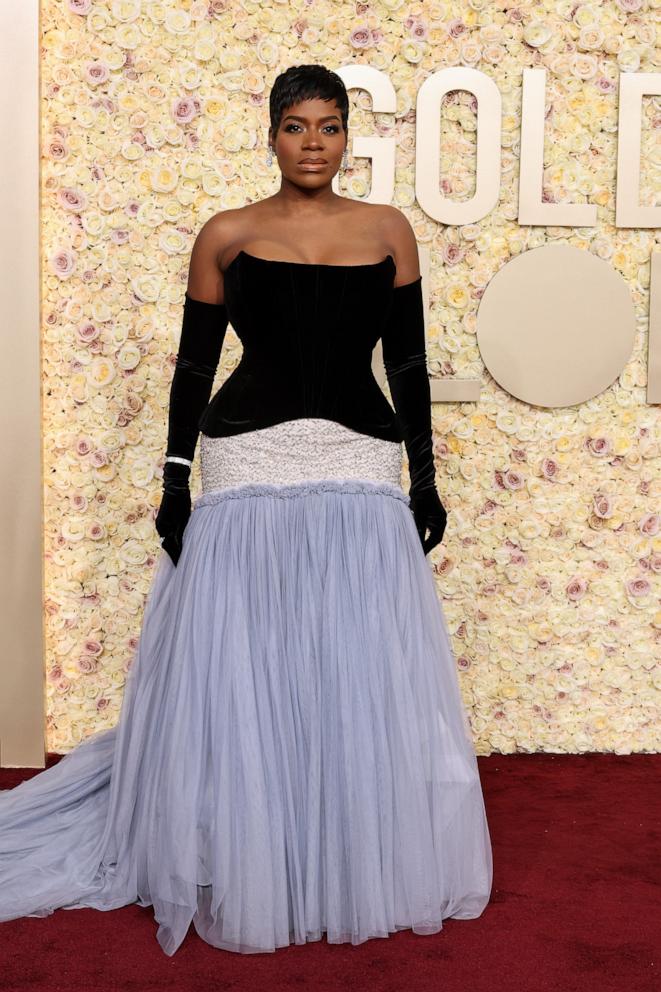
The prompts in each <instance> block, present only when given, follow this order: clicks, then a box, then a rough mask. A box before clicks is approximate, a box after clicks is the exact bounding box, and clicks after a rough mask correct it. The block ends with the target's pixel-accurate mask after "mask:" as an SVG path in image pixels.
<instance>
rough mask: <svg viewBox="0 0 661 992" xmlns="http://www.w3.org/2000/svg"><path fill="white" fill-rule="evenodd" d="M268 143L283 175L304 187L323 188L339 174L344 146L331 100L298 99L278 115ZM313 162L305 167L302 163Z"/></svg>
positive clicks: (333, 103)
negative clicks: (276, 129)
mask: <svg viewBox="0 0 661 992" xmlns="http://www.w3.org/2000/svg"><path fill="white" fill-rule="evenodd" d="M271 144H272V145H273V149H274V151H275V153H276V155H277V157H278V164H279V166H280V169H281V171H282V174H283V176H286V178H287V179H289V180H290V181H291V182H294V183H297V184H299V185H305V186H323V185H326V184H328V183H330V182H331V180H332V178H333V176H334V175H335V173H336V172H338V171H339V168H340V165H341V162H342V155H343V153H344V149H345V146H346V134H345V131H344V129H343V127H342V117H341V114H340V110H339V108H338V106H337V103H336V102H335V100H320V99H314V100H302V101H301V102H300V103H295V104H292V106H291V107H288V108H287V109H286V110H285V111H284V112H283V114H282V118H281V120H280V126H279V127H278V131H277V135H276V138H275V141H274V140H273V136H272V135H271ZM305 159H314V160H316V161H317V164H315V165H312V166H309V165H308V164H307V163H306V162H305V161H304V160H305Z"/></svg>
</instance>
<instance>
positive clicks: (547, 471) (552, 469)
mask: <svg viewBox="0 0 661 992" xmlns="http://www.w3.org/2000/svg"><path fill="white" fill-rule="evenodd" d="M541 469H542V475H543V477H544V478H545V479H548V481H549V482H555V480H556V478H557V477H558V471H559V465H558V463H557V462H556V461H555V459H553V458H544V459H543V460H542V465H541Z"/></svg>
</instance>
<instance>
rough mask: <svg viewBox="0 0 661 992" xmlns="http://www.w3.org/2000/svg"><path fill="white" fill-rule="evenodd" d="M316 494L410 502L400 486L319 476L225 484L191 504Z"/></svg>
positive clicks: (200, 504) (194, 506) (201, 505)
mask: <svg viewBox="0 0 661 992" xmlns="http://www.w3.org/2000/svg"><path fill="white" fill-rule="evenodd" d="M317 493H339V494H341V495H346V494H358V495H360V494H362V495H368V496H372V495H381V496H392V497H393V499H400V500H402V502H404V503H406V504H408V503H410V497H409V495H408V494H407V493H405V492H404V490H403V489H401V488H400V487H399V486H396V485H392V484H391V483H389V482H370V481H369V480H368V479H347V480H342V479H319V480H317V481H310V482H290V483H287V484H285V485H277V484H276V483H272V482H252V483H245V484H243V485H238V486H226V487H225V488H223V489H213V490H211V491H210V492H206V493H203V494H202V495H201V496H199V497H198V498H197V499H196V500H195V502H194V503H193V509H194V510H196V509H198V508H199V507H203V506H210V505H212V504H214V503H219V502H220V501H221V500H225V499H243V498H244V497H246V496H268V497H271V498H276V499H292V498H295V497H297V496H313V495H315V494H317Z"/></svg>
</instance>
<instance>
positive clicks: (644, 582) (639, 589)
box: [624, 576, 652, 597]
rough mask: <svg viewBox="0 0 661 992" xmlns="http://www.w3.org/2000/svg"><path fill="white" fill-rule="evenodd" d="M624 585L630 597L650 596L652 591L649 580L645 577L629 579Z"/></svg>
mask: <svg viewBox="0 0 661 992" xmlns="http://www.w3.org/2000/svg"><path fill="white" fill-rule="evenodd" d="M624 585H625V588H626V590H627V593H628V594H629V596H635V597H638V596H649V594H650V592H651V591H652V586H651V584H650V581H649V579H646V578H645V577H644V576H637V577H636V578H635V579H628V580H627V581H626V582H625V584H624Z"/></svg>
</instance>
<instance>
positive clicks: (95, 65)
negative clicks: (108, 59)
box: [84, 61, 110, 86]
mask: <svg viewBox="0 0 661 992" xmlns="http://www.w3.org/2000/svg"><path fill="white" fill-rule="evenodd" d="M84 78H85V80H86V81H87V82H88V83H89V84H90V86H98V85H99V83H107V82H108V80H109V79H110V69H109V68H108V66H107V65H106V63H105V62H98V61H97V62H88V63H87V64H86V66H85V76H84Z"/></svg>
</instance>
